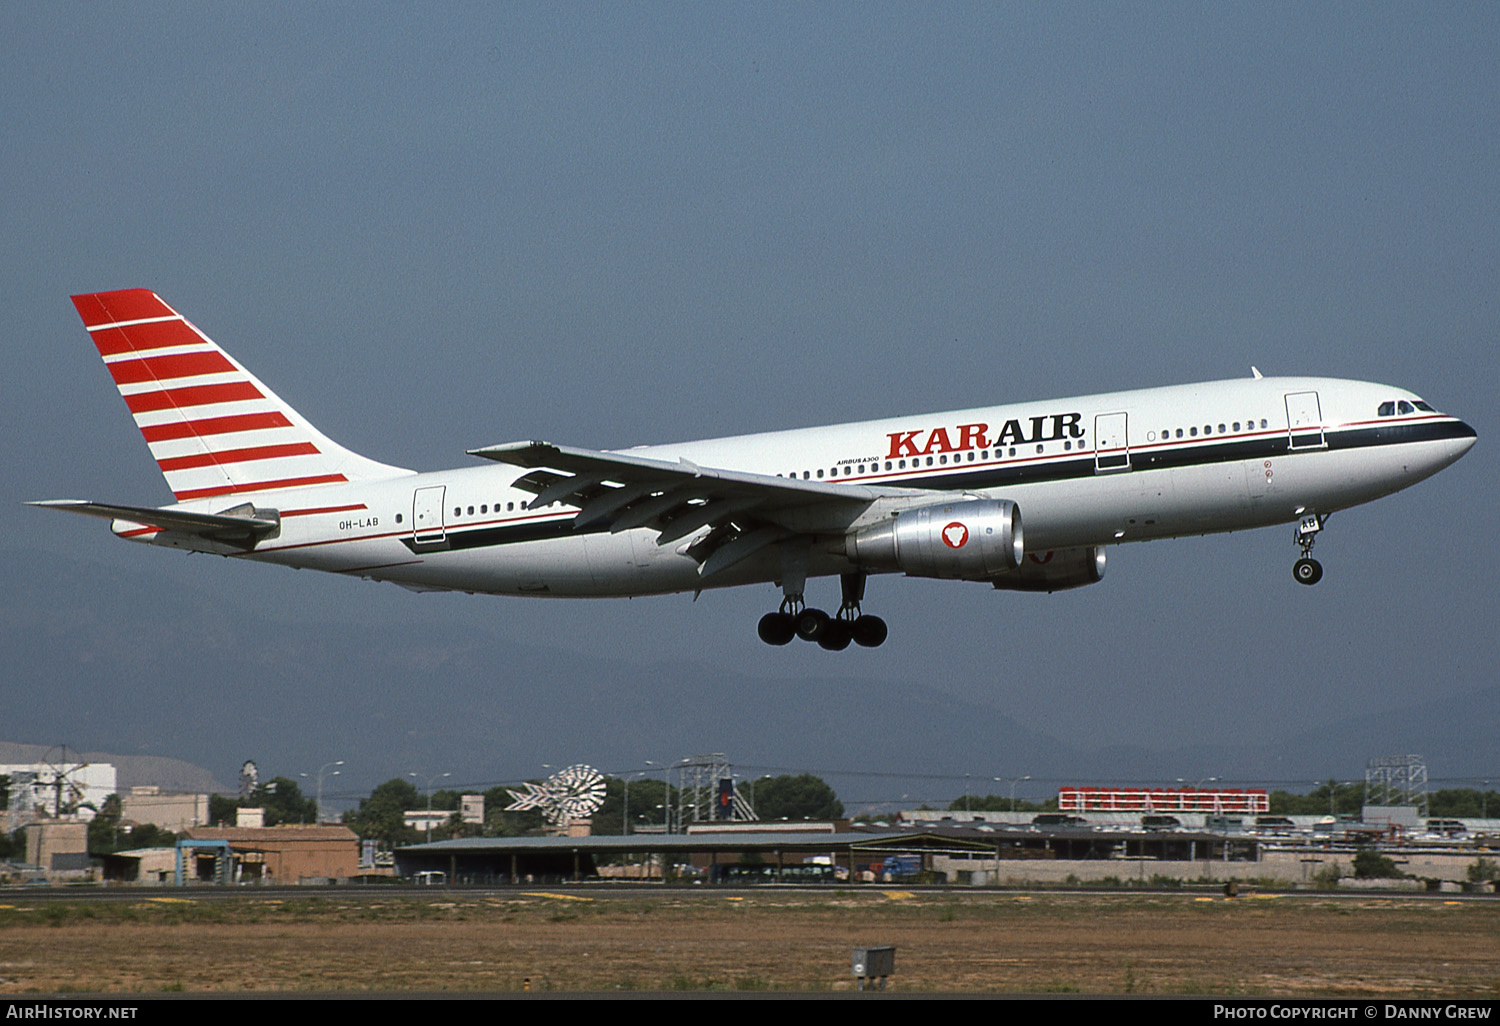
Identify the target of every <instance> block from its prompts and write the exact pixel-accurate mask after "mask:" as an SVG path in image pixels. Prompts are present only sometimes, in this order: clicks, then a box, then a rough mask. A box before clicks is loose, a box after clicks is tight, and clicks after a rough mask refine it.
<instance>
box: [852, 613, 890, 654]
mask: <svg viewBox="0 0 1500 1026" xmlns="http://www.w3.org/2000/svg"><path fill="white" fill-rule="evenodd" d="M850 631H851V632H852V634H853V636H854V643H855V644H856V645H859V646H860V647H862V648H879V647H880V646H881V645H883V644H884V643H885V636H886V633H887V632H886V626H885V621H884V620H882V619H881V618H880V617H878V616H861V617H859V618H858V619H856V620H855V621H854V623H853V624H851V625H850Z"/></svg>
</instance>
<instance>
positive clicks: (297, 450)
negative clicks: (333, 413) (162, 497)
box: [156, 442, 318, 473]
mask: <svg viewBox="0 0 1500 1026" xmlns="http://www.w3.org/2000/svg"><path fill="white" fill-rule="evenodd" d="M316 455H318V447H317V446H316V445H313V444H312V443H311V442H291V443H289V444H287V445H261V446H256V447H255V448H251V449H225V450H224V451H222V452H201V453H195V454H194V455H192V456H173V457H170V458H168V459H164V460H157V461H156V465H157V466H159V467H161V469H162V473H166V472H167V471H169V470H191V469H192V468H194V467H213V466H217V465H219V464H221V463H248V462H250V461H251V460H273V459H276V458H278V457H281V456H316Z"/></svg>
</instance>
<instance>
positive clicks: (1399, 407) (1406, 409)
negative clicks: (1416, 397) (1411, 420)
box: [1396, 399, 1417, 413]
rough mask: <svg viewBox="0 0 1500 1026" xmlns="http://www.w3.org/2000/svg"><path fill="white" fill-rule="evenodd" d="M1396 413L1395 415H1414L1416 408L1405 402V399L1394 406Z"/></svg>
mask: <svg viewBox="0 0 1500 1026" xmlns="http://www.w3.org/2000/svg"><path fill="white" fill-rule="evenodd" d="M1396 412H1397V413H1416V412H1417V408H1416V407H1415V406H1413V405H1412V404H1411V403H1409V402H1407V401H1406V400H1405V399H1403V400H1401V401H1400V402H1399V403H1397V404H1396Z"/></svg>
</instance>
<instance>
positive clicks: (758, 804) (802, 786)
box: [632, 773, 844, 819]
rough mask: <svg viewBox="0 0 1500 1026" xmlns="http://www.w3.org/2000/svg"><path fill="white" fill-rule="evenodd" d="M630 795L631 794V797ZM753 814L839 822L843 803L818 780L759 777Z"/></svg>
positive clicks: (756, 784) (814, 778) (803, 775)
mask: <svg viewBox="0 0 1500 1026" xmlns="http://www.w3.org/2000/svg"><path fill="white" fill-rule="evenodd" d="M633 797H634V796H633V795H632V798H633ZM754 801H755V814H756V815H757V816H759V817H760V818H761V819H842V818H843V817H844V803H843V802H841V801H839V798H838V795H837V794H835V793H834V791H833V788H831V787H829V786H828V784H827V783H826V782H824V781H823V779H822V778H821V777H815V776H813V775H812V774H811V773H802V774H799V775H798V776H789V775H788V776H780V777H761V778H760V779H759V780H757V781H755V798H754Z"/></svg>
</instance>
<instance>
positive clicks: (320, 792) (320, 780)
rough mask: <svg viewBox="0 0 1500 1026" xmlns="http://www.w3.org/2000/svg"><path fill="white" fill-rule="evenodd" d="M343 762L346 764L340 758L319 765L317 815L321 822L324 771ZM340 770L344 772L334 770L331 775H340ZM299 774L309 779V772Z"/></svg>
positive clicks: (304, 778)
mask: <svg viewBox="0 0 1500 1026" xmlns="http://www.w3.org/2000/svg"><path fill="white" fill-rule="evenodd" d="M343 764H344V760H343V759H340V760H339V761H338V762H325V763H324V764H323V765H322V766H319V767H318V812H317V816H318V823H319V824H321V823H322V822H323V771H324V770H326V769H328V768H329V767H330V766H342V765H343ZM340 772H342V771H341V770H334V771H333V773H331V774H330V776H335V777H336V776H338V775H339V773H340ZM297 775H298V776H299V777H301V778H302V779H303V780H306V779H307V774H306V773H299V774H297Z"/></svg>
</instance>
